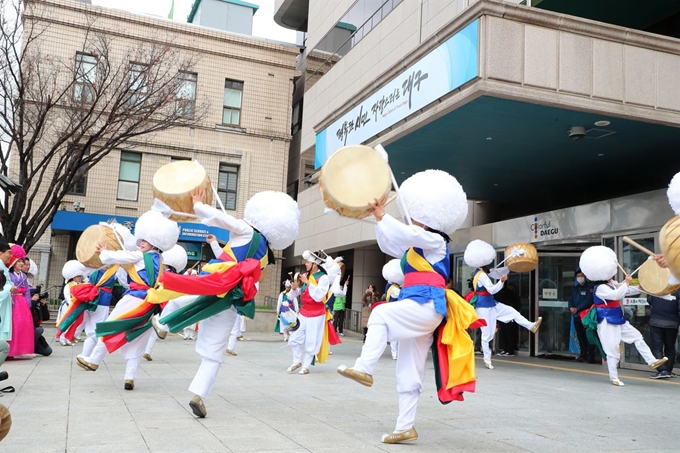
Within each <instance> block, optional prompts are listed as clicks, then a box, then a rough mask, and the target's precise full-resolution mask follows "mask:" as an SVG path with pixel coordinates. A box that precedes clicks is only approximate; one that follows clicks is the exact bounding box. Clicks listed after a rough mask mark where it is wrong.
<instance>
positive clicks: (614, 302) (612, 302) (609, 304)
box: [595, 300, 621, 308]
mask: <svg viewBox="0 0 680 453" xmlns="http://www.w3.org/2000/svg"><path fill="white" fill-rule="evenodd" d="M595 306H596V307H597V308H616V307H620V306H621V302H619V301H618V300H608V301H607V303H606V304H595Z"/></svg>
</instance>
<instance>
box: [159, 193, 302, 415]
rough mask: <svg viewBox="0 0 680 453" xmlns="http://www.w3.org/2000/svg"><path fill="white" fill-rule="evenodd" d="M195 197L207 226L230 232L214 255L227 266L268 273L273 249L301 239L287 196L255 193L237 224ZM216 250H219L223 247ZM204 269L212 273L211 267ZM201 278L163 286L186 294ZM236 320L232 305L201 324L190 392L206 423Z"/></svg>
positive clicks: (199, 195) (294, 208)
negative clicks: (246, 265)
mask: <svg viewBox="0 0 680 453" xmlns="http://www.w3.org/2000/svg"><path fill="white" fill-rule="evenodd" d="M192 197H193V201H194V212H195V214H196V215H197V216H198V217H199V219H200V220H201V222H203V224H205V225H209V226H217V227H221V228H225V229H227V230H229V232H230V235H229V243H228V244H227V245H226V246H225V247H224V249H220V250H219V252H218V253H215V256H217V258H218V260H221V261H222V262H227V261H229V262H236V263H242V262H244V261H245V260H247V259H256V260H259V261H260V266H261V268H264V267H265V266H266V265H267V264H268V263H269V262H273V257H274V255H273V253H272V252H271V250H270V248H269V247H271V248H273V249H276V250H282V249H285V248H286V247H288V246H289V245H290V244H292V243H293V241H294V240H295V237H296V236H297V232H298V224H299V217H300V210H299V209H298V206H297V203H296V202H295V200H293V199H292V198H291V197H290V196H288V195H286V194H285V193H282V192H273V191H265V192H260V193H257V194H255V195H254V196H253V197H252V198H251V199H250V200H248V202H247V203H246V206H245V211H244V216H243V219H236V218H234V217H232V216H230V215H229V214H227V213H226V212H223V211H220V210H217V209H215V208H213V207H212V206H208V205H206V204H204V203H203V200H204V199H205V191H204V190H203V189H201V188H197V189H195V190H194V191H193V192H192ZM213 243H216V241H211V247H213V250H214V251H216V250H215V248H214V245H213ZM216 245H217V248H218V249H219V245H218V244H216ZM251 252H252V253H251ZM205 268H210V265H207V266H205V267H204V269H205ZM235 270H238V269H237V266H235V267H230V268H226V269H223V270H218V271H216V272H215V274H220V275H230V274H229V273H230V272H232V271H235ZM173 277H175V276H173ZM201 278H202V276H200V275H199V276H176V283H179V286H178V287H177V288H174V287H171V286H170V285H169V282H168V281H166V280H164V281H163V285H164V286H165V288H167V289H171V290H173V291H182V290H183V288H182V287H183V283H182V282H185V281H191V280H187V279H193V281H195V282H200V281H201V280H200V279H201ZM198 284H199V285H200V283H198ZM249 284H250V285H252V286H254V292H255V293H256V292H257V283H256V282H254V283H249ZM246 290H247V291H252V290H253V288H250V287H249V288H245V289H244V293H245V291H246ZM187 292H188V290H187ZM194 294H195V293H194ZM253 296H254V294H253ZM194 303H195V302H191V303H189V304H187V306H186V307H183V308H188V307H189V306H190V305H192V304H194ZM166 309H167V307H166ZM174 314H177V313H174ZM164 317H165V316H163V317H161V319H160V320H163V318H164ZM237 318H238V314H237V311H236V307H235V306H234V305H231V307H230V308H228V309H226V310H222V311H220V312H218V313H216V314H212V315H210V316H209V317H207V318H201V319H200V323H201V324H200V328H199V330H198V339H197V341H196V352H197V353H198V354H199V355H200V356H201V365H200V367H199V368H198V371H197V372H196V375H195V376H194V379H193V381H192V382H191V385H190V386H189V391H190V392H192V393H194V395H195V396H194V397H193V398H192V399H191V401H190V402H189V406H190V407H191V409H192V411H193V413H194V415H196V416H197V417H201V418H203V417H205V416H206V415H207V409H206V407H205V403H204V401H203V400H204V399H205V398H206V397H207V396H208V394H210V391H211V390H212V387H213V385H214V384H215V379H216V378H217V373H218V372H219V369H220V367H221V365H222V360H223V357H224V350H225V346H226V345H227V341H228V339H229V335H230V333H231V330H232V328H233V327H234V323H235V322H236V320H237ZM152 322H154V324H155V326H154V327H155V328H156V329H157V331H159V330H161V329H159V328H158V327H160V326H157V324H158V323H159V320H155V319H154V320H152ZM178 325H179V324H178Z"/></svg>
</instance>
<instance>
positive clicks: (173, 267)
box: [142, 244, 188, 362]
mask: <svg viewBox="0 0 680 453" xmlns="http://www.w3.org/2000/svg"><path fill="white" fill-rule="evenodd" d="M187 262H188V258H187V251H186V250H185V249H184V247H182V246H181V245H179V244H175V245H174V246H173V247H172V248H171V249H170V250H168V251H166V252H163V265H164V266H165V272H172V273H173V274H177V273H181V272H182V270H184V268H185V267H187ZM169 303H170V302H166V304H165V306H166V307H167V304H169ZM161 305H162V304H161ZM163 308H164V309H165V307H163ZM156 316H158V315H156ZM156 340H158V334H156V335H149V341H148V342H147V343H146V349H145V350H144V355H143V356H142V357H143V358H144V360H147V361H149V362H151V361H152V360H153V357H152V356H151V354H153V347H154V345H155V344H156Z"/></svg>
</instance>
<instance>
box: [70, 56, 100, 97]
mask: <svg viewBox="0 0 680 453" xmlns="http://www.w3.org/2000/svg"><path fill="white" fill-rule="evenodd" d="M96 82H97V58H96V57H95V56H94V55H87V54H84V53H80V52H78V53H76V79H75V81H74V83H73V99H74V100H76V101H78V102H87V103H91V102H93V101H94V96H95V92H94V88H95V83H96Z"/></svg>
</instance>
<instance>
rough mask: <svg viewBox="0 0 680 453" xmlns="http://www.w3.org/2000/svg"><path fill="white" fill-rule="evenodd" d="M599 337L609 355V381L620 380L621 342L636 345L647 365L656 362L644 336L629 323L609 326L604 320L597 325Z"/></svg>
mask: <svg viewBox="0 0 680 453" xmlns="http://www.w3.org/2000/svg"><path fill="white" fill-rule="evenodd" d="M597 335H598V336H599V337H600V343H602V349H603V350H604V353H605V354H607V368H608V369H609V379H618V378H619V372H618V370H617V369H616V368H617V367H618V365H619V360H620V359H621V352H620V349H619V345H620V344H621V341H623V342H624V343H628V344H634V345H635V348H636V349H637V350H638V352H639V353H640V355H641V356H642V358H643V360H644V361H645V362H647V365H651V364H652V363H654V362H656V358H655V357H654V355H653V354H652V351H650V350H649V346H647V343H645V340H643V339H642V334H641V333H640V331H639V330H637V329H636V328H635V327H633V326H631V325H630V323H629V322H628V321H626V323H625V324H609V323H608V322H607V320H606V319H603V320H602V322H601V323H600V324H598V325H597Z"/></svg>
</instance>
